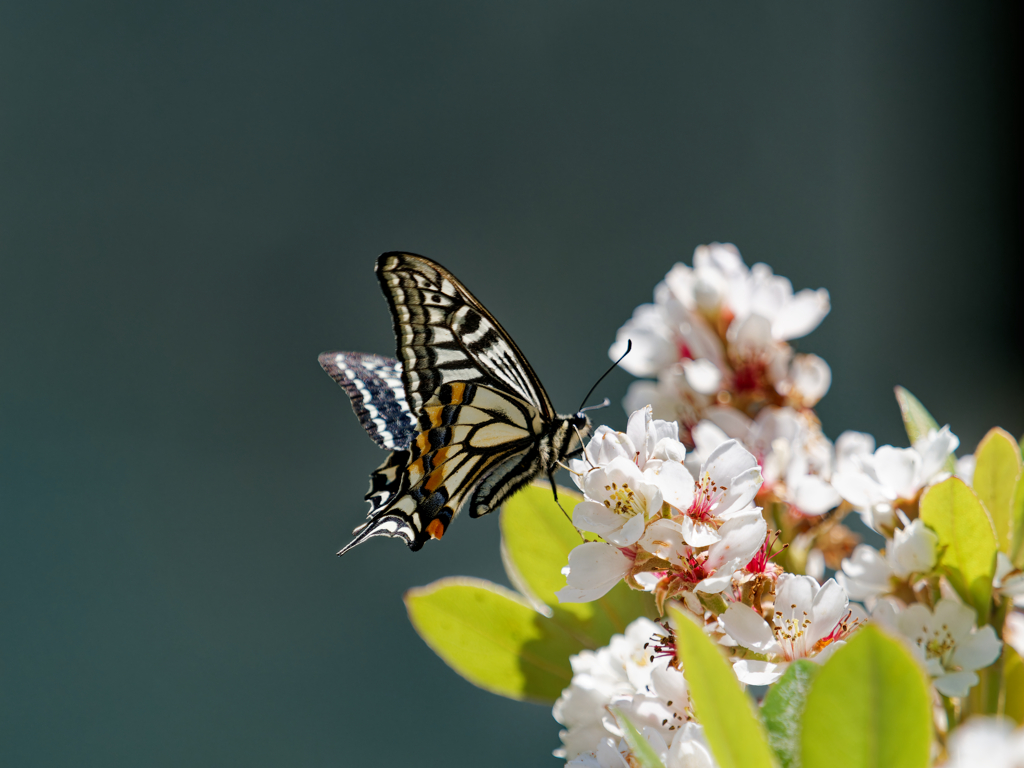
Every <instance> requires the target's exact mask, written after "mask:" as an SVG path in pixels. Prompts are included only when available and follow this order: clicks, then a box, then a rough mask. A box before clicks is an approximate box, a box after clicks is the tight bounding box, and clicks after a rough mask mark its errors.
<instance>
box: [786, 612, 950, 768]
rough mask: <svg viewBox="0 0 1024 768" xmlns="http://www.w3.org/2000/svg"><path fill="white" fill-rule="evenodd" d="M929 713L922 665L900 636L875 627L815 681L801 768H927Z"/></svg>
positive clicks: (863, 633)
mask: <svg viewBox="0 0 1024 768" xmlns="http://www.w3.org/2000/svg"><path fill="white" fill-rule="evenodd" d="M931 717H932V712H931V698H930V696H929V687H928V683H927V681H926V680H925V676H924V672H923V670H922V669H921V668H920V666H918V664H917V662H916V661H914V658H913V657H912V656H911V655H910V652H909V651H908V650H907V649H906V648H905V647H904V646H903V645H902V644H901V643H900V642H899V641H898V640H894V639H893V638H891V637H888V636H886V635H885V634H883V633H882V632H881V631H880V630H879V629H878V628H877V627H874V626H870V625H869V626H867V627H864V628H863V629H861V630H859V631H858V632H857V634H856V635H854V636H853V638H851V639H850V641H849V642H848V643H847V644H846V645H845V646H844V647H842V648H840V649H839V650H837V651H836V652H835V655H834V656H832V658H831V659H829V660H828V662H827V663H826V664H825V666H824V667H823V668H822V670H821V672H820V673H819V674H818V677H817V679H816V680H815V681H814V683H813V684H812V685H811V690H810V693H808V694H807V705H806V707H805V709H804V718H803V734H802V737H801V742H802V749H801V754H802V759H803V768H882V766H885V768H925V766H927V765H928V764H929V751H930V748H931V737H932V728H931Z"/></svg>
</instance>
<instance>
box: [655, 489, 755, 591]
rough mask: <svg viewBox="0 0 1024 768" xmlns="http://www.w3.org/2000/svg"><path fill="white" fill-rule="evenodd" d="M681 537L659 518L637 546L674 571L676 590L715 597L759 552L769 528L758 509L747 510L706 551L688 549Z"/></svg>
mask: <svg viewBox="0 0 1024 768" xmlns="http://www.w3.org/2000/svg"><path fill="white" fill-rule="evenodd" d="M683 535H684V533H683V526H682V524H680V523H677V522H676V521H674V520H669V519H667V518H662V519H661V520H655V521H654V522H653V523H651V524H650V525H649V526H647V530H646V531H645V532H644V535H643V537H642V538H641V539H640V542H639V544H640V546H641V547H643V548H644V549H645V550H646V551H648V552H650V553H651V554H654V555H657V556H658V557H660V558H662V559H664V560H667V561H668V562H669V563H670V564H671V565H673V566H674V567H675V568H676V571H675V572H674V576H673V578H674V580H675V581H676V582H678V584H677V586H682V585H685V588H686V589H688V590H689V591H696V592H704V593H706V594H717V593H719V592H721V591H722V590H724V589H725V588H726V587H728V586H729V585H730V584H731V583H732V576H733V574H734V573H736V571H738V570H740V569H741V568H743V566H744V565H746V564H747V563H749V562H750V560H751V558H753V556H754V555H755V554H757V552H758V550H760V549H761V545H762V544H763V543H764V540H765V537H766V536H767V535H768V524H767V523H765V520H764V517H762V515H761V509H760V507H748V508H746V509H744V510H742V511H740V512H738V513H736V514H735V515H733V516H731V517H730V518H729V519H728V520H727V521H726V522H725V523H724V524H723V525H722V527H721V528H719V529H718V536H719V539H718V541H716V542H715V543H714V544H712V545H711V546H710V547H708V548H707V549H703V548H700V549H698V548H696V547H691V546H689V545H687V544H686V542H685V540H684V538H683ZM673 593H674V592H673Z"/></svg>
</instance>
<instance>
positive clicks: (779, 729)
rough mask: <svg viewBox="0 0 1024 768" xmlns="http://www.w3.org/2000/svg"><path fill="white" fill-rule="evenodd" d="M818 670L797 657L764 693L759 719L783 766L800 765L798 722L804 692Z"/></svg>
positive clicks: (811, 662) (787, 767)
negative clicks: (765, 694)
mask: <svg viewBox="0 0 1024 768" xmlns="http://www.w3.org/2000/svg"><path fill="white" fill-rule="evenodd" d="M820 671H821V666H820V665H818V664H815V663H814V662H813V661H808V660H807V659H798V660H797V661H794V662H793V663H792V664H790V665H789V668H788V669H787V670H786V673H785V674H784V675H783V676H782V677H781V678H780V679H779V681H778V682H777V683H775V684H774V685H773V686H772V687H771V689H770V690H769V691H768V695H767V696H765V697H764V704H762V705H761V719H762V720H764V727H765V728H766V729H767V731H768V744H769V746H771V748H772V749H773V750H775V755H776V756H777V757H778V758H779V764H780V765H781V766H782V768H800V722H801V720H802V719H803V714H804V704H805V702H806V699H807V692H808V691H809V690H810V689H811V683H813V682H814V679H815V678H816V677H817V676H818V673H819V672H820Z"/></svg>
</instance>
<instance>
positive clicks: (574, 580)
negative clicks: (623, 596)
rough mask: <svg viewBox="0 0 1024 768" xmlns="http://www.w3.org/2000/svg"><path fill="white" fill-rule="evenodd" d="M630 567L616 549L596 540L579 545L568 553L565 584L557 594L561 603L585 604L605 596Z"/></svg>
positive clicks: (629, 560) (628, 559)
mask: <svg viewBox="0 0 1024 768" xmlns="http://www.w3.org/2000/svg"><path fill="white" fill-rule="evenodd" d="M632 565H633V559H632V558H630V557H628V556H626V555H624V554H622V552H620V551H619V550H618V549H617V548H616V547H613V546H611V545H610V544H603V543H601V542H599V541H589V542H587V543H585V544H580V545H579V546H578V547H576V548H575V549H573V550H572V552H570V553H569V567H568V571H569V572H568V574H567V576H568V578H567V579H566V585H565V587H563V588H562V589H560V590H558V592H556V593H555V594H556V596H557V597H558V602H560V603H588V602H590V601H591V600H596V599H597V598H599V597H603V596H604V595H606V594H607V593H608V592H609V591H610V590H611V588H612V587H614V586H615V585H616V584H618V583H619V581H620V580H621V579H622V577H623V576H625V575H626V572H627V571H629V569H630V567H631V566H632Z"/></svg>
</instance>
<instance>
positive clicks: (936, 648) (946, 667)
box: [871, 598, 1002, 696]
mask: <svg viewBox="0 0 1024 768" xmlns="http://www.w3.org/2000/svg"><path fill="white" fill-rule="evenodd" d="M871 618H872V619H874V620H875V621H878V622H879V623H880V624H882V625H883V626H886V627H888V628H889V629H890V630H892V631H896V632H898V633H899V634H901V635H903V636H904V637H905V638H907V639H908V640H909V641H910V648H911V650H912V651H914V653H915V654H916V655H917V656H918V657H919V658H920V659H921V660H922V661H923V662H924V665H925V668H926V669H927V670H928V674H929V675H931V676H932V677H933V678H934V680H933V683H934V685H935V688H936V690H938V691H939V693H942V694H944V695H946V696H966V695H967V693H968V691H970V689H971V688H972V687H973V686H975V685H977V684H978V676H977V675H976V674H975V670H978V669H981V668H982V667H987V666H988V665H989V664H991V663H992V662H993V661H995V660H996V659H997V658H998V657H999V652H1000V650H1001V648H1002V643H1001V642H1000V641H999V639H998V638H997V637H996V632H995V630H994V629H993V628H992V627H990V626H988V625H985V626H984V627H982V628H981V629H976V628H975V626H974V621H975V614H974V610H973V609H972V608H968V607H967V606H965V605H963V604H961V603H958V602H957V601H955V600H951V599H948V598H944V599H942V600H939V602H938V603H936V605H935V611H934V612H932V611H930V610H928V608H927V607H926V606H924V605H922V604H921V603H914V604H913V605H911V606H908V607H907V608H906V609H905V610H903V611H900V612H899V613H897V609H896V606H895V605H894V604H893V603H892V602H890V601H888V600H882V601H880V602H879V603H878V604H877V605H876V606H875V609H874V611H873V612H872V614H871Z"/></svg>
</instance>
